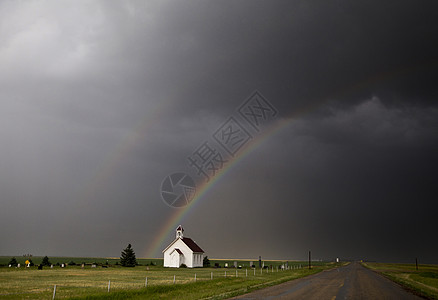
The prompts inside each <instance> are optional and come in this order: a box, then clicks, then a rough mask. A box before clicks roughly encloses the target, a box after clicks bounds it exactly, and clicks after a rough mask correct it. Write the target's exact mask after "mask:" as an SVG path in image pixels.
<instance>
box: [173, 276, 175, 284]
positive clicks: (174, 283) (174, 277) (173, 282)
mask: <svg viewBox="0 0 438 300" xmlns="http://www.w3.org/2000/svg"><path fill="white" fill-rule="evenodd" d="M173 284H175V275H173Z"/></svg>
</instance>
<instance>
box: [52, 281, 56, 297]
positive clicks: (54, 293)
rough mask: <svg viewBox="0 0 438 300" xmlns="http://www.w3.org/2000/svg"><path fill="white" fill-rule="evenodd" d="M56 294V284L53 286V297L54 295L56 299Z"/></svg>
mask: <svg viewBox="0 0 438 300" xmlns="http://www.w3.org/2000/svg"><path fill="white" fill-rule="evenodd" d="M55 295H56V284H55V286H54V287H53V297H52V299H55Z"/></svg>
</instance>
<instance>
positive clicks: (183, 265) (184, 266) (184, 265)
mask: <svg viewBox="0 0 438 300" xmlns="http://www.w3.org/2000/svg"><path fill="white" fill-rule="evenodd" d="M179 267H180V268H187V265H186V264H181V266H179Z"/></svg>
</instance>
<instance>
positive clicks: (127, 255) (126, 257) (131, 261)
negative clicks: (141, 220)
mask: <svg viewBox="0 0 438 300" xmlns="http://www.w3.org/2000/svg"><path fill="white" fill-rule="evenodd" d="M120 264H121V265H122V266H123V267H135V266H136V265H137V259H136V258H135V252H134V249H132V247H131V244H128V247H126V249H123V251H122V256H121V257H120Z"/></svg>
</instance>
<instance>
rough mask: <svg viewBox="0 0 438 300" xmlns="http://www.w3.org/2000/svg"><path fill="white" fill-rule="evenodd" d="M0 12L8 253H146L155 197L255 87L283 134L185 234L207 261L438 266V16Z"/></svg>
mask: <svg viewBox="0 0 438 300" xmlns="http://www.w3.org/2000/svg"><path fill="white" fill-rule="evenodd" d="M0 7H1V9H0V20H2V21H1V23H0V36H1V37H2V38H1V39H0V40H1V41H0V103H1V110H0V125H1V126H0V143H1V145H2V146H1V151H0V190H1V206H2V209H1V212H0V217H1V219H0V220H1V221H0V222H1V223H0V225H1V226H0V228H1V229H0V236H1V237H2V243H1V245H0V254H14V255H15V254H17V253H18V254H19V253H21V252H34V253H35V254H42V255H45V254H51V255H96V256H117V255H118V253H119V251H120V249H122V247H124V246H126V245H125V244H126V243H128V242H131V243H132V244H133V245H136V249H138V250H137V253H139V254H140V255H142V253H145V249H147V248H148V247H149V246H150V245H149V243H150V241H151V240H152V239H153V237H154V236H155V235H156V234H157V232H159V230H160V229H161V226H164V224H165V223H166V220H167V219H168V217H169V216H170V215H171V214H172V213H173V210H171V209H170V208H169V207H167V206H166V205H165V204H164V203H162V201H161V200H160V198H159V187H160V184H161V181H162V179H163V178H164V177H165V176H166V175H168V174H170V173H172V172H175V171H191V172H193V170H190V169H189V167H188V165H187V161H186V158H187V156H188V155H190V154H191V153H192V152H193V151H194V150H195V149H196V148H197V147H198V146H199V145H200V144H201V143H202V142H203V141H205V140H207V139H209V138H211V134H212V133H213V132H214V131H215V130H216V129H217V128H218V126H219V125H220V124H222V122H223V121H225V120H226V119H227V118H228V117H229V116H230V115H232V114H234V113H235V110H236V108H237V107H238V106H239V105H240V104H241V103H242V101H244V100H245V99H246V97H248V96H249V95H250V94H251V92H252V91H253V90H255V89H258V90H259V91H260V92H261V93H262V94H264V95H265V96H266V97H267V99H268V100H269V101H270V102H271V103H272V104H273V105H274V106H275V107H276V108H277V109H278V110H279V118H281V119H283V120H289V121H290V123H289V125H287V126H285V127H284V128H283V129H282V130H281V131H279V132H277V133H275V134H273V135H272V136H271V137H270V138H269V139H267V140H266V142H264V143H262V145H261V146H260V147H258V148H257V149H256V150H254V151H253V152H252V153H251V154H250V155H248V156H247V157H245V158H244V159H243V160H241V161H240V162H239V163H238V164H236V166H235V167H234V168H233V169H232V171H230V172H228V173H227V174H226V176H224V177H223V178H222V179H221V180H220V182H219V183H218V184H217V185H216V186H215V187H213V188H212V189H211V190H210V192H209V193H208V194H207V195H206V196H205V197H204V198H203V199H202V201H200V202H199V204H198V205H197V206H196V209H194V210H193V211H192V212H191V213H190V215H189V217H187V218H186V219H185V220H184V222H185V224H186V225H187V229H188V231H189V232H190V235H192V236H193V237H196V240H197V241H198V242H199V243H200V244H201V245H202V246H203V248H206V249H207V251H209V253H208V255H209V256H216V257H229V256H236V257H248V256H252V257H254V256H258V255H261V254H262V255H264V256H271V257H272V258H280V257H285V258H304V257H303V253H304V254H305V253H306V251H307V250H308V248H312V249H315V251H316V253H318V254H317V255H320V256H321V257H322V258H331V257H334V256H344V257H352V258H355V257H369V258H371V259H385V260H392V259H393V260H408V259H411V258H412V257H413V256H414V255H422V256H423V257H425V258H427V259H428V260H430V261H433V260H435V261H436V259H435V258H434V256H433V252H432V250H431V249H436V246H437V245H436V243H434V242H433V241H429V240H428V239H427V237H428V236H430V235H432V234H433V232H432V231H431V229H430V228H432V227H433V226H431V224H432V223H431V219H432V212H433V211H434V210H435V209H436V205H434V202H433V201H432V200H431V199H432V197H433V195H434V194H435V192H436V190H435V189H434V188H433V178H436V167H437V165H436V164H437V161H436V158H435V155H434V153H435V152H436V148H437V140H436V136H437V126H438V125H437V121H436V120H437V105H436V97H437V88H436V84H435V81H436V78H437V73H436V72H437V71H436V70H437V68H436V67H437V57H436V53H437V47H436V45H437V44H438V41H437V39H438V34H437V33H438V32H437V30H438V26H437V22H436V20H435V19H436V18H435V11H436V3H435V2H432V1H423V2H421V3H414V2H413V1H412V2H411V1H402V2H400V1H391V2H385V3H380V2H374V1H371V2H370V1H367V2H363V3H351V2H348V1H336V2H326V1H317V2H315V1H313V2H309V1H301V2H300V1H294V2H291V1H275V2H272V1H269V2H268V1H238V2H236V1H227V2H213V1H209V2H207V1H190V2H179V1H178V2H176V1H175V2H167V1H156V2H153V1H150V2H143V3H136V2H129V1H126V2H111V3H110V2H107V1H102V2H93V3H86V2H64V3H62V4H61V3H58V2H37V1H35V2H31V3H16V2H12V1H11V2H6V1H5V2H2V4H0ZM256 138H257V137H256ZM415 205H416V207H417V208H415ZM416 209H418V210H421V211H422V214H416V213H415V211H416ZM243 217H244V218H245V220H246V221H245V222H241V220H242V218H243ZM409 224H415V225H412V226H410V225H409ZM416 226H417V227H419V228H421V230H418V231H415V229H413V228H417V227H416ZM213 228H217V229H216V230H217V231H215V233H213V234H212V230H213ZM41 232H44V233H45V235H46V236H45V237H41ZM217 234H219V235H220V236H221V239H222V240H223V243H221V244H225V245H227V246H226V247H224V248H221V246H220V245H217V239H216V237H217V236H216V235H217ZM415 234H416V236H417V237H418V238H420V239H421V241H422V245H423V246H422V247H418V248H415V247H414V246H412V245H411V246H406V245H405V244H404V241H406V240H407V241H408V244H409V242H410V241H412V243H413V240H410V239H411V237H412V236H414V235H415ZM17 236H19V237H22V236H26V239H25V240H23V239H19V241H17V239H16V237H17ZM260 236H263V238H262V239H261V238H259V237H260ZM407 237H409V238H407ZM171 238H172V237H171V236H169V239H171ZM230 245H233V246H232V247H231V246H230ZM272 245H275V247H273V246H272ZM376 245H378V246H376ZM395 248H397V249H400V248H403V249H405V251H398V256H394V258H393V257H391V255H392V254H393V253H394V252H395V251H394V249H395ZM318 251H319V252H318ZM155 255H159V253H156V254H155Z"/></svg>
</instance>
